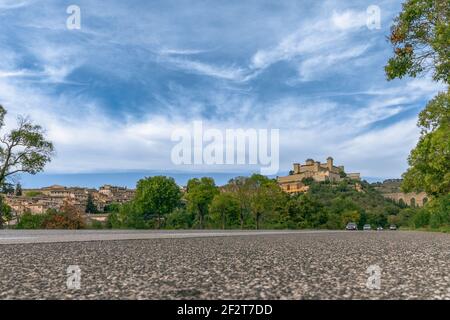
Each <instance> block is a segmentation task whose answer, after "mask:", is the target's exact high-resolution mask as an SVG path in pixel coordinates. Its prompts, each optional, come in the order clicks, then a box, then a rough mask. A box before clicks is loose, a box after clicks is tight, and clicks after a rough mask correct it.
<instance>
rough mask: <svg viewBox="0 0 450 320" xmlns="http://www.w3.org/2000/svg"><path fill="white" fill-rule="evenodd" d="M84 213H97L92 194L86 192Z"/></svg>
mask: <svg viewBox="0 0 450 320" xmlns="http://www.w3.org/2000/svg"><path fill="white" fill-rule="evenodd" d="M86 213H98V209H97V206H96V205H95V203H94V198H93V197H92V194H91V193H89V194H88V198H87V202H86Z"/></svg>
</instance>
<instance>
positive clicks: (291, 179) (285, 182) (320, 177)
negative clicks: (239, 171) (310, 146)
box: [278, 157, 361, 193]
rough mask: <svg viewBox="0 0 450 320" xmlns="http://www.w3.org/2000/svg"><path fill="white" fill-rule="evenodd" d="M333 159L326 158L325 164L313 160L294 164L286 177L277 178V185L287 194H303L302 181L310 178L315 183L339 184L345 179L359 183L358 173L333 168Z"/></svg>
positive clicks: (304, 188) (342, 168)
mask: <svg viewBox="0 0 450 320" xmlns="http://www.w3.org/2000/svg"><path fill="white" fill-rule="evenodd" d="M333 161H334V160H333V158H332V157H328V158H327V162H326V163H320V162H319V161H314V160H313V159H308V160H306V163H305V164H300V163H294V168H293V169H294V170H292V171H291V172H290V173H289V175H288V176H285V177H278V183H279V184H280V186H281V188H282V189H283V190H284V191H285V192H287V193H297V192H305V191H307V190H308V186H306V185H305V184H304V183H303V179H308V178H311V179H313V180H314V181H317V182H323V181H330V182H340V181H342V180H343V179H345V178H349V179H352V180H357V181H360V180H361V177H360V174H359V173H345V170H344V166H335V165H334V163H333Z"/></svg>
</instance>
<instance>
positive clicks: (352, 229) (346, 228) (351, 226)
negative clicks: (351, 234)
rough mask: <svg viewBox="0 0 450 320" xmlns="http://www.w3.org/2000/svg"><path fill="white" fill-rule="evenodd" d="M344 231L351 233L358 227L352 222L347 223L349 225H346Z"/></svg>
mask: <svg viewBox="0 0 450 320" xmlns="http://www.w3.org/2000/svg"><path fill="white" fill-rule="evenodd" d="M345 230H351V231H355V230H358V225H357V224H356V223H354V222H349V223H347V226H346V227H345Z"/></svg>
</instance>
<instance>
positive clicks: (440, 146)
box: [402, 92, 450, 196]
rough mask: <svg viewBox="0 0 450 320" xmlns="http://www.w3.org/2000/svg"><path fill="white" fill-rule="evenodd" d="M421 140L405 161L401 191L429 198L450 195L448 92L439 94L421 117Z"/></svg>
mask: <svg viewBox="0 0 450 320" xmlns="http://www.w3.org/2000/svg"><path fill="white" fill-rule="evenodd" d="M418 125H419V126H420V128H421V137H420V139H419V142H418V143H417V146H416V147H415V148H414V149H413V150H412V151H411V154H410V156H409V158H408V163H409V166H410V167H409V169H408V171H407V172H406V173H404V174H403V179H404V180H403V183H402V189H403V190H404V191H405V192H409V191H425V192H426V193H427V194H429V195H432V196H442V195H446V194H448V193H449V192H450V92H447V93H441V94H439V95H438V96H437V97H436V98H434V99H433V100H432V101H430V102H429V103H428V105H427V106H426V108H425V109H424V110H423V111H422V112H421V113H420V115H419V121H418Z"/></svg>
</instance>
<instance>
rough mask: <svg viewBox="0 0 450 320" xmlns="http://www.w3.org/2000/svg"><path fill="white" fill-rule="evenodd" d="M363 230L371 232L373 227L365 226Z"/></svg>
mask: <svg viewBox="0 0 450 320" xmlns="http://www.w3.org/2000/svg"><path fill="white" fill-rule="evenodd" d="M363 230H364V231H370V230H372V226H371V225H370V224H365V225H364V227H363Z"/></svg>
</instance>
